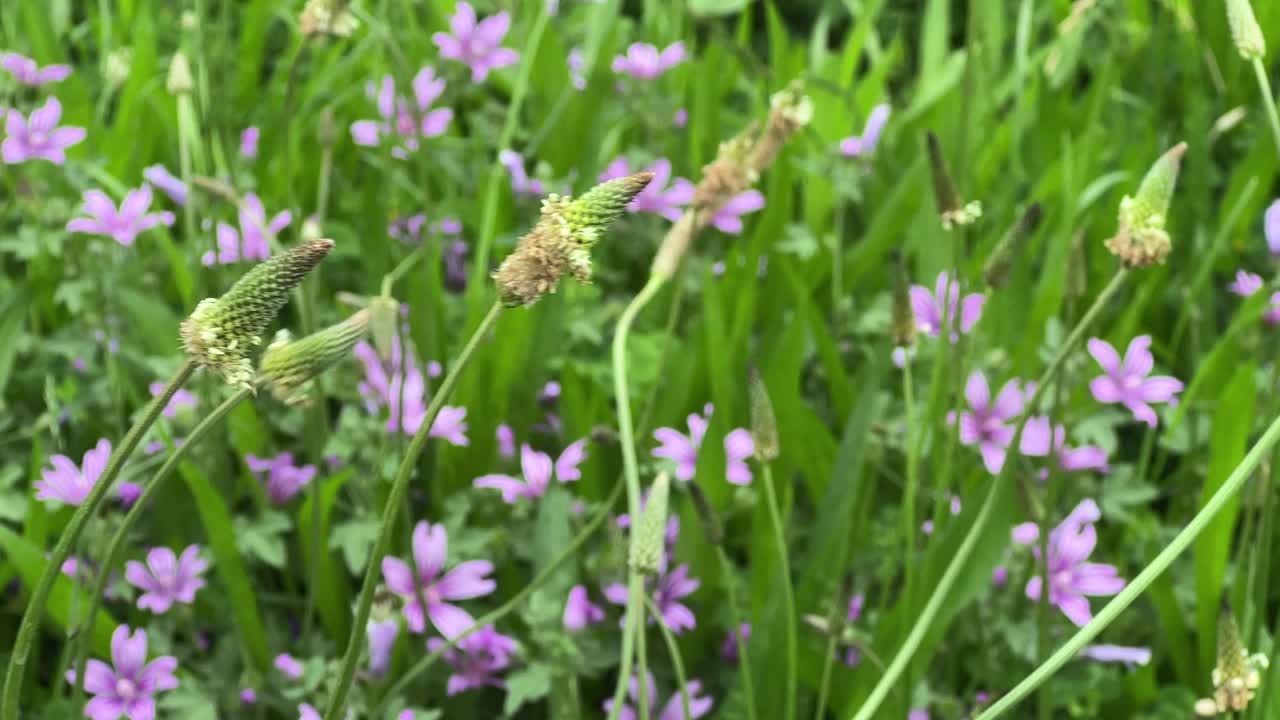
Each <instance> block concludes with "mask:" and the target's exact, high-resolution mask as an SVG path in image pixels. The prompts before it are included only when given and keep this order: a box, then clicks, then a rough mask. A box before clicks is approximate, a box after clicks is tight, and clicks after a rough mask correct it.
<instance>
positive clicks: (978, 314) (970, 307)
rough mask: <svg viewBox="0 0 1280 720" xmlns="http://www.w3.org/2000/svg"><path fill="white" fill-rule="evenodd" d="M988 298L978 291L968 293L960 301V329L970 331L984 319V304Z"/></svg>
mask: <svg viewBox="0 0 1280 720" xmlns="http://www.w3.org/2000/svg"><path fill="white" fill-rule="evenodd" d="M986 301H987V298H986V296H984V295H979V294H977V293H975V294H973V295H966V296H965V298H964V300H962V301H961V303H960V331H961V332H966V333H967V332H969V330H970V329H971V328H973V326H974V325H976V324H977V322H978V320H980V319H982V306H983V304H984V303H986Z"/></svg>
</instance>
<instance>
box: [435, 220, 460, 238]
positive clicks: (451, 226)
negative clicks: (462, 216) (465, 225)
mask: <svg viewBox="0 0 1280 720" xmlns="http://www.w3.org/2000/svg"><path fill="white" fill-rule="evenodd" d="M431 229H432V231H434V232H438V233H442V234H444V235H458V234H461V233H462V221H461V220H459V219H457V218H440V222H438V223H434V224H433V225H432V226H431Z"/></svg>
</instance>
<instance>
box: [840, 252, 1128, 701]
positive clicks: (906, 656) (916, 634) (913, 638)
mask: <svg viewBox="0 0 1280 720" xmlns="http://www.w3.org/2000/svg"><path fill="white" fill-rule="evenodd" d="M1128 277H1129V271H1128V270H1127V269H1125V268H1123V267H1122V268H1120V269H1119V270H1117V271H1116V274H1115V275H1114V276H1113V277H1112V278H1111V282H1110V283H1108V284H1107V286H1106V287H1105V288H1103V290H1102V292H1101V293H1099V294H1098V297H1097V298H1096V299H1095V300H1094V301H1093V305H1092V306H1090V307H1089V310H1088V311H1087V312H1085V314H1084V316H1083V317H1082V318H1080V322H1079V323H1078V324H1077V325H1076V326H1075V328H1074V329H1072V331H1071V333H1070V335H1068V336H1067V339H1066V340H1065V341H1064V342H1063V343H1062V346H1061V347H1059V348H1058V352H1057V354H1056V355H1054V357H1053V360H1051V361H1050V363H1049V366H1048V367H1047V368H1045V371H1044V373H1043V374H1041V376H1040V378H1039V380H1037V381H1036V389H1035V392H1034V393H1032V395H1031V399H1030V400H1029V401H1028V402H1027V404H1026V406H1025V408H1026V411H1025V412H1024V413H1023V415H1022V419H1021V421H1019V422H1018V428H1017V431H1016V432H1015V433H1014V436H1013V440H1012V442H1011V443H1010V447H1015V448H1016V447H1018V444H1019V442H1020V441H1021V439H1022V432H1023V430H1024V429H1025V428H1026V424H1027V418H1028V417H1030V415H1031V413H1032V411H1034V409H1035V407H1036V406H1037V404H1038V403H1039V402H1040V398H1041V397H1042V396H1043V395H1044V393H1045V392H1046V391H1047V389H1048V387H1049V385H1050V384H1051V383H1052V382H1053V379H1054V378H1055V377H1056V376H1057V374H1058V371H1059V370H1060V369H1061V368H1062V365H1063V363H1065V362H1066V359H1067V355H1068V354H1070V353H1071V351H1072V350H1073V349H1074V348H1075V346H1076V345H1079V344H1080V341H1081V340H1083V339H1084V336H1085V333H1086V332H1087V331H1088V329H1089V327H1090V326H1091V325H1092V324H1093V321H1094V320H1096V319H1097V317H1098V315H1100V314H1101V313H1102V310H1103V309H1104V308H1105V307H1106V306H1107V305H1108V304H1109V303H1110V301H1111V298H1112V297H1113V296H1115V294H1116V293H1117V292H1119V290H1120V288H1121V287H1122V286H1123V285H1124V281H1125V279H1127V278H1128ZM1014 464H1015V463H1013V462H1012V461H1010V462H1006V463H1005V464H1004V466H1003V467H1002V468H1001V470H1000V473H999V475H998V476H997V477H996V478H995V479H994V480H993V481H992V482H991V484H990V487H989V488H988V490H987V496H986V498H985V499H984V500H983V501H982V507H981V508H980V509H979V510H978V515H977V517H975V518H974V520H973V525H972V526H970V528H969V532H968V534H966V535H965V537H964V540H962V541H961V543H960V547H959V548H957V549H956V554H955V555H954V556H953V557H952V558H951V562H950V563H949V564H948V565H947V569H946V570H945V571H943V573H942V577H941V578H940V579H939V580H938V584H937V586H936V587H935V588H934V591H933V595H931V596H930V597H929V602H928V603H927V604H926V605H925V607H924V610H922V611H921V613H920V617H919V618H918V619H917V620H916V623H915V625H914V626H913V627H912V628H911V632H910V633H909V634H908V635H907V639H906V640H905V641H903V643H902V647H900V648H899V649H898V653H897V655H895V656H894V658H893V661H892V662H890V663H889V667H888V669H887V670H885V672H884V674H883V675H882V676H881V677H880V682H878V683H876V686H875V688H874V689H872V691H871V695H870V696H868V697H867V701H866V702H865V703H863V705H862V707H861V708H859V709H858V712H857V713H855V714H854V716H853V720H871V718H872V717H874V716H875V713H876V711H877V710H878V709H879V708H880V704H881V703H883V702H884V699H885V696H887V695H888V694H889V690H890V689H891V688H892V687H893V686H894V685H895V684H896V683H897V681H898V678H899V676H901V675H902V672H903V671H904V670H905V669H906V667H907V664H908V663H909V662H910V661H911V657H912V656H913V655H914V654H915V651H916V649H917V648H919V647H920V643H921V642H922V641H923V640H924V636H925V633H927V632H928V631H929V630H930V628H931V627H932V625H933V620H934V618H935V617H937V615H938V611H939V610H941V609H942V604H943V603H944V602H945V601H946V599H947V595H948V594H950V592H951V586H952V585H954V584H955V581H956V579H957V578H959V577H960V573H961V571H962V570H963V569H964V565H965V563H967V562H968V561H969V554H970V553H972V552H973V548H974V546H975V545H977V543H978V537H979V536H980V535H982V532H983V531H984V530H985V529H986V525H987V521H988V520H990V518H991V510H992V508H993V507H994V506H995V500H996V497H997V496H998V495H999V493H1000V488H1001V486H1002V485H1003V484H1004V482H1005V480H1006V478H1007V477H1008V476H1009V474H1010V473H1011V472H1012V468H1013V466H1014Z"/></svg>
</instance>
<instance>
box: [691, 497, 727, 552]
mask: <svg viewBox="0 0 1280 720" xmlns="http://www.w3.org/2000/svg"><path fill="white" fill-rule="evenodd" d="M685 487H687V488H689V497H691V498H693V507H694V509H695V510H697V511H698V519H699V520H701V521H702V530H703V532H704V533H706V536H707V543H708V544H710V545H713V546H718V545H720V544H721V543H723V542H724V526H723V525H721V524H720V518H719V516H718V515H716V510H715V508H713V507H711V501H710V500H709V499H707V494H706V493H704V492H702V486H700V485H698V483H696V482H691V483H686V484H685Z"/></svg>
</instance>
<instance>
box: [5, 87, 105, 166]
mask: <svg viewBox="0 0 1280 720" xmlns="http://www.w3.org/2000/svg"><path fill="white" fill-rule="evenodd" d="M61 119H62V103H60V102H58V98H55V97H51V98H49V99H48V100H46V101H45V103H44V105H43V106H41V107H39V108H37V109H36V110H33V111H32V112H31V117H30V118H29V119H28V118H25V117H23V116H22V113H20V112H18V111H17V110H10V111H9V112H8V113H6V114H5V119H4V132H5V136H6V137H5V139H4V142H3V143H0V159H3V160H4V161H5V162H6V163H8V164H10V165H14V164H17V163H20V162H26V161H27V160H32V159H43V160H48V161H49V162H51V163H53V164H54V165H61V164H63V163H64V162H66V161H67V153H66V150H67V148H69V147H71V146H72V145H76V144H78V143H79V142H81V141H82V140H84V137H85V131H84V128H80V127H58V121H59V120H61Z"/></svg>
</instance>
